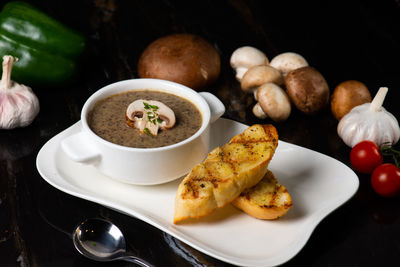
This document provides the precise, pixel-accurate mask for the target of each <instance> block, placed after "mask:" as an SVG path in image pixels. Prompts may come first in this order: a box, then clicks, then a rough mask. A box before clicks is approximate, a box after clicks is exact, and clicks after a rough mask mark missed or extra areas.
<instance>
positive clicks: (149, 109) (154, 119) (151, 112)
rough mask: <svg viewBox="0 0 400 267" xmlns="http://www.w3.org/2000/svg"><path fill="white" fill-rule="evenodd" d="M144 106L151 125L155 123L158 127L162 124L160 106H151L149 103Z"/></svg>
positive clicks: (144, 103)
mask: <svg viewBox="0 0 400 267" xmlns="http://www.w3.org/2000/svg"><path fill="white" fill-rule="evenodd" d="M143 105H144V109H145V110H146V115H147V118H148V119H149V121H150V122H151V123H153V124H154V125H157V123H161V122H162V120H161V119H160V117H158V113H157V110H158V106H156V105H150V104H149V103H146V102H143Z"/></svg>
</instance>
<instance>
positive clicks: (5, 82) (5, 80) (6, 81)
mask: <svg viewBox="0 0 400 267" xmlns="http://www.w3.org/2000/svg"><path fill="white" fill-rule="evenodd" d="M13 62H14V58H13V57H12V56H4V57H3V74H2V76H1V81H0V88H1V89H9V88H11V70H12V66H13Z"/></svg>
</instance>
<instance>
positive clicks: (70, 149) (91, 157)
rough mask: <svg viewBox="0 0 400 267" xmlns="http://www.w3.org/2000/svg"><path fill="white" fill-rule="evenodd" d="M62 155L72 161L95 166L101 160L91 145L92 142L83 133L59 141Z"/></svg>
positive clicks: (98, 153)
mask: <svg viewBox="0 0 400 267" xmlns="http://www.w3.org/2000/svg"><path fill="white" fill-rule="evenodd" d="M61 148H62V150H63V151H64V153H65V154H66V155H67V156H68V157H69V158H70V159H71V160H73V161H76V162H80V163H86V164H95V163H96V162H98V161H99V160H100V158H101V154H100V152H99V151H98V150H97V149H96V148H95V147H94V146H93V145H92V141H91V140H90V139H89V136H88V134H87V133H85V132H79V133H76V134H74V135H71V136H69V137H67V138H65V139H64V140H62V141H61Z"/></svg>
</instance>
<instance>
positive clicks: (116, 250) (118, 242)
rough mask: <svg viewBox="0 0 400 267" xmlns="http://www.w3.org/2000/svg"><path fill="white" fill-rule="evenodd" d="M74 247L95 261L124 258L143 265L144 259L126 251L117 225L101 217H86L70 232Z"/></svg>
mask: <svg viewBox="0 0 400 267" xmlns="http://www.w3.org/2000/svg"><path fill="white" fill-rule="evenodd" d="M72 240H73V242H74V245H75V248H76V249H77V250H78V251H79V252H80V253H81V254H82V255H83V256H85V257H87V258H89V259H92V260H96V261H113V260H125V261H128V262H133V263H136V264H138V265H140V266H143V267H152V265H151V264H149V263H147V262H146V261H144V260H142V259H140V258H138V257H135V256H133V255H130V254H128V253H127V252H126V243H125V238H124V235H123V234H122V232H121V231H120V230H119V228H118V227H117V226H115V225H114V224H112V223H111V222H109V221H106V220H103V219H97V218H96V219H88V220H85V221H83V222H82V223H81V224H79V225H78V226H77V227H76V229H75V231H74V232H73V234H72Z"/></svg>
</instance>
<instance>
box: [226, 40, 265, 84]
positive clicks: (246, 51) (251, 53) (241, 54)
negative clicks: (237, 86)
mask: <svg viewBox="0 0 400 267" xmlns="http://www.w3.org/2000/svg"><path fill="white" fill-rule="evenodd" d="M230 64H231V67H232V68H233V69H234V70H235V71H236V79H237V80H238V81H241V80H242V77H243V75H244V74H245V73H246V72H247V70H248V69H249V68H251V67H253V66H259V65H268V64H269V60H268V58H267V56H266V55H265V53H264V52H262V51H260V50H259V49H257V48H255V47H252V46H243V47H239V48H238V49H236V50H235V51H234V52H233V53H232V56H231V59H230Z"/></svg>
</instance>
